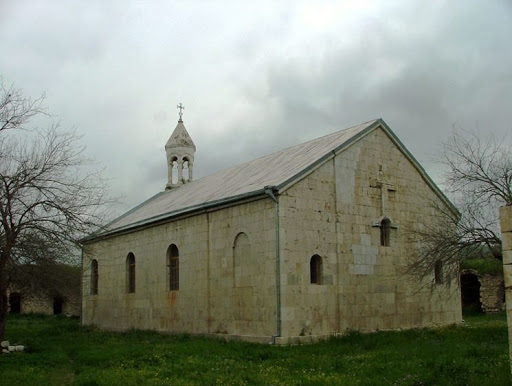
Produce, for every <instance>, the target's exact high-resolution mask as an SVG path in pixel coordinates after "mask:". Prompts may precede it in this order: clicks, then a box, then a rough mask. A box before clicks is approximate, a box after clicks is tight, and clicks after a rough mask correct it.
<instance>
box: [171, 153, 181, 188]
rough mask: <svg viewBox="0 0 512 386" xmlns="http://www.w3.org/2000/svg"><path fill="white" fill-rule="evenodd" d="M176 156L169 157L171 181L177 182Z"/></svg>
mask: <svg viewBox="0 0 512 386" xmlns="http://www.w3.org/2000/svg"><path fill="white" fill-rule="evenodd" d="M178 174H179V173H178V157H173V158H172V159H171V183H173V184H177V183H178V178H179V177H178Z"/></svg>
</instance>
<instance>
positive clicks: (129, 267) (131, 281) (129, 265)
mask: <svg viewBox="0 0 512 386" xmlns="http://www.w3.org/2000/svg"><path fill="white" fill-rule="evenodd" d="M126 292H128V293H134V292H135V256H134V254H133V253H131V252H130V253H129V254H128V256H127V257H126Z"/></svg>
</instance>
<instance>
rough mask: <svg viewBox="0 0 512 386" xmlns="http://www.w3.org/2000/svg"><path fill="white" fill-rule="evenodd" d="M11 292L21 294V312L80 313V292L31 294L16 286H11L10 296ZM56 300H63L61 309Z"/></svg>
mask: <svg viewBox="0 0 512 386" xmlns="http://www.w3.org/2000/svg"><path fill="white" fill-rule="evenodd" d="M11 294H15V295H19V296H20V301H21V304H20V310H19V313H20V314H30V313H35V314H45V315H54V314H56V313H57V314H62V315H66V316H79V315H80V308H81V299H80V293H66V294H59V295H56V296H51V295H47V294H34V293H32V294H31V293H26V292H21V291H18V290H16V288H11V290H10V291H9V292H8V294H7V295H8V297H9V298H10V296H11ZM55 301H57V302H59V301H60V302H61V304H60V309H59V306H58V305H57V304H54V302H55Z"/></svg>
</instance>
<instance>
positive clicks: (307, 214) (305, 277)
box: [280, 130, 462, 337]
mask: <svg viewBox="0 0 512 386" xmlns="http://www.w3.org/2000/svg"><path fill="white" fill-rule="evenodd" d="M430 200H434V201H437V202H438V203H439V205H443V204H442V203H440V199H439V197H438V196H437V195H436V194H435V193H434V191H433V190H432V189H431V188H430V187H429V186H428V185H427V184H426V183H425V180H424V179H423V177H422V176H421V174H420V173H419V171H418V170H417V169H416V168H414V166H413V165H412V164H411V163H410V162H409V160H408V159H407V158H406V156H405V155H404V154H403V153H402V152H401V151H400V150H399V149H398V148H397V147H396V146H395V144H394V143H393V142H392V140H391V139H390V138H389V137H388V136H387V135H386V134H385V133H384V132H383V131H381V130H377V131H375V132H373V133H372V134H370V135H368V136H366V137H365V138H363V139H362V140H360V141H358V142H357V143H355V144H354V145H352V146H351V147H350V148H349V149H347V150H345V151H344V152H342V153H341V154H340V155H339V156H337V157H335V158H334V159H333V160H331V161H330V162H328V163H326V164H324V165H323V166H321V167H320V168H319V169H318V170H316V171H314V172H313V173H312V174H310V175H309V176H308V177H306V178H305V179H304V180H302V181H300V182H299V183H297V184H295V185H293V186H292V187H291V188H290V189H289V190H288V191H286V192H285V193H284V194H283V195H282V196H281V197H280V207H281V216H282V218H281V224H282V237H281V240H282V244H281V248H282V283H283V298H282V303H283V335H285V336H292V337H293V336H301V335H313V336H314V335H317V336H322V335H328V334H330V333H332V332H344V331H347V330H360V331H373V330H379V329H395V328H411V327H422V326H431V325H443V324H450V323H458V322H460V321H461V319H462V316H461V305H460V291H459V289H458V286H457V283H455V282H454V283H451V285H448V286H447V285H444V284H442V285H437V286H435V288H434V290H433V292H431V291H430V289H431V286H430V285H429V283H420V282H418V281H417V280H416V279H415V278H410V277H407V276H406V275H405V274H404V270H405V267H406V264H407V263H408V261H409V259H412V258H415V256H416V254H417V245H415V244H414V243H413V242H411V241H410V240H409V239H408V237H407V229H408V228H410V227H413V226H417V225H418V224H426V223H428V222H429V221H430V219H431V216H433V215H434V214H435V213H434V212H433V210H432V208H431V206H430V204H429V202H430ZM384 216H385V217H387V218H389V219H390V220H391V222H392V228H391V235H390V245H389V246H382V245H381V242H380V228H379V227H378V224H379V221H380V220H381V219H382V218H383V217H384ZM313 255H319V256H321V258H322V261H323V282H322V284H321V285H314V284H311V283H310V278H309V269H310V267H309V261H310V259H311V257H312V256H313ZM433 274H434V273H433V272H432V277H431V278H427V282H428V281H433V276H434V275H433Z"/></svg>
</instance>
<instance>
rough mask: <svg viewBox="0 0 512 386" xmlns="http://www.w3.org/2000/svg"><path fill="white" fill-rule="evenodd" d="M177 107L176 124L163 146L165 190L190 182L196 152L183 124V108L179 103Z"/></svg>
mask: <svg viewBox="0 0 512 386" xmlns="http://www.w3.org/2000/svg"><path fill="white" fill-rule="evenodd" d="M177 107H178V109H179V110H180V112H179V120H178V124H177V125H176V128H175V129H174V131H173V132H172V134H171V136H170V137H169V140H168V141H167V143H166V144H165V153H166V155H167V168H168V173H167V178H168V180H167V186H166V187H165V188H166V189H172V188H175V187H178V186H181V185H183V184H185V183H187V182H189V181H192V169H193V164H194V154H195V152H196V145H195V144H194V141H192V138H191V137H190V135H189V133H188V131H187V129H186V128H185V125H184V124H183V109H184V108H185V107H184V106H183V105H182V104H181V103H180V104H179V105H178V106H177Z"/></svg>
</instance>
